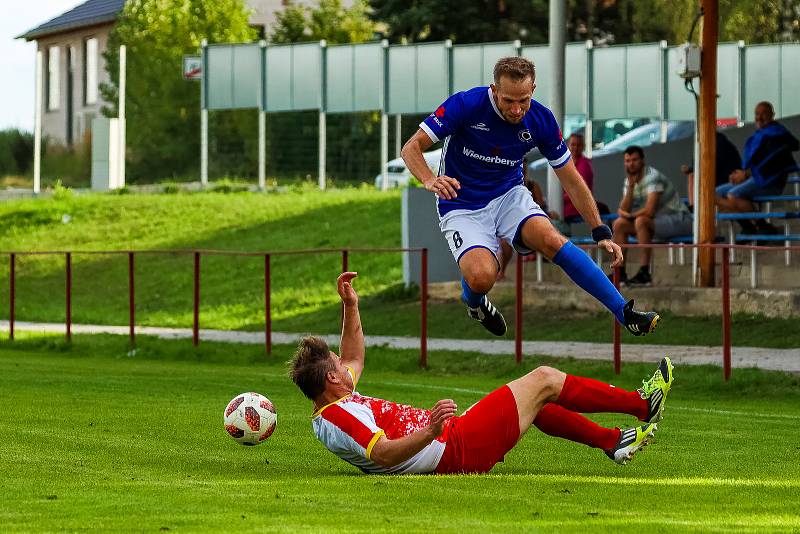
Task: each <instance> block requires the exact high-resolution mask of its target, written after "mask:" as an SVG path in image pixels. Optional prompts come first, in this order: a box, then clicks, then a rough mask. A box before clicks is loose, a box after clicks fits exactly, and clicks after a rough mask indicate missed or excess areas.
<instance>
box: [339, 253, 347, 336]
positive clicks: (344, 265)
mask: <svg viewBox="0 0 800 534" xmlns="http://www.w3.org/2000/svg"><path fill="white" fill-rule="evenodd" d="M347 260H348V258H347V249H342V272H343V273H346V272H347V264H348V261H347ZM339 328H340V329H341V328H344V302H342V306H341V312H340V314H339Z"/></svg>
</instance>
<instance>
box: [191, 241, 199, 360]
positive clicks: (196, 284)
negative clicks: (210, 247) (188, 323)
mask: <svg viewBox="0 0 800 534" xmlns="http://www.w3.org/2000/svg"><path fill="white" fill-rule="evenodd" d="M192 342H193V343H194V346H195V347H196V346H197V345H198V344H199V343H200V253H199V252H195V253H194V324H193V325H192Z"/></svg>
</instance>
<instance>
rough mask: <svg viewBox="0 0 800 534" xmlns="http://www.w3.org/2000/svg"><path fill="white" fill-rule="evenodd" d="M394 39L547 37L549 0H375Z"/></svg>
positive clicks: (539, 39)
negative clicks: (465, 0)
mask: <svg viewBox="0 0 800 534" xmlns="http://www.w3.org/2000/svg"><path fill="white" fill-rule="evenodd" d="M370 5H371V6H372V9H373V12H372V18H373V19H374V20H375V21H377V22H380V23H382V24H385V25H386V27H387V31H386V36H387V38H388V39H389V40H390V41H392V42H419V41H442V40H445V39H452V40H453V41H454V42H457V43H480V42H491V41H511V40H514V39H521V40H523V41H526V42H532V43H541V42H545V41H546V40H547V15H548V8H547V0H472V1H469V2H463V1H458V0H411V1H408V0H371V2H370Z"/></svg>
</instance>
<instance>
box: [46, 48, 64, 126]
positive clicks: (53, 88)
mask: <svg viewBox="0 0 800 534" xmlns="http://www.w3.org/2000/svg"><path fill="white" fill-rule="evenodd" d="M60 64H61V54H60V49H59V48H58V47H57V46H51V47H50V48H48V49H47V109H48V111H52V110H56V109H58V104H59V101H60V100H61V94H60V93H59V83H58V82H59V76H60V72H59V66H60Z"/></svg>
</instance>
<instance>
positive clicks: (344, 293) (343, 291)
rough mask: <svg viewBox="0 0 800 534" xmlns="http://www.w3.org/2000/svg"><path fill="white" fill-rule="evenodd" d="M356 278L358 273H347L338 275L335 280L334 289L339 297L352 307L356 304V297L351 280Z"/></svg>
mask: <svg viewBox="0 0 800 534" xmlns="http://www.w3.org/2000/svg"><path fill="white" fill-rule="evenodd" d="M356 276H358V273H356V272H353V271H347V272H346V273H342V274H340V275H339V278H337V279H336V289H337V290H338V291H339V297H341V299H342V302H344V303H345V304H349V305H353V304H358V295H357V294H356V290H355V289H353V284H352V282H353V278H355V277H356Z"/></svg>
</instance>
